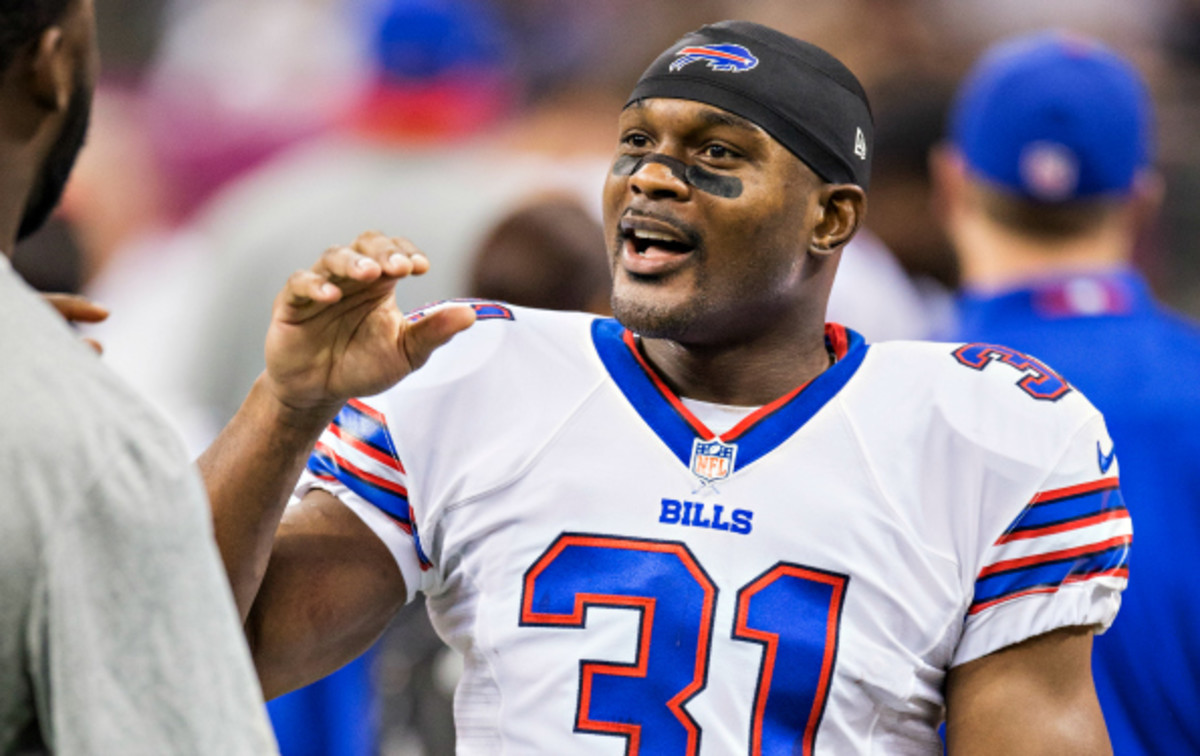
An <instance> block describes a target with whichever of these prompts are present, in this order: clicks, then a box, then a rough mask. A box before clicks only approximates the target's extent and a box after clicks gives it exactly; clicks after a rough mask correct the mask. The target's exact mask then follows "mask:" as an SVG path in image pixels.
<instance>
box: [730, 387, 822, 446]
mask: <svg viewBox="0 0 1200 756" xmlns="http://www.w3.org/2000/svg"><path fill="white" fill-rule="evenodd" d="M809 383H812V381H807V382H805V383H801V384H800V385H799V386H797V387H796V388H794V389H792V390H791V391H789V392H788V393H786V394H784V395H783V396H781V397H779V398H778V399H776V400H775V401H773V402H771V403H770V404H764V405H763V406H761V407H759V408H758V409H756V410H754V411H753V412H751V413H750V414H749V415H746V416H745V417H743V418H742V420H741V422H739V423H738V424H737V425H735V426H733V427H732V428H730V429H729V430H727V431H725V432H724V433H722V434H721V440H722V441H724V442H726V443H729V442H730V441H733V440H734V439H736V438H737V437H738V436H741V435H742V434H743V433H745V432H746V431H748V430H750V429H751V428H753V427H754V425H755V424H757V423H758V421H759V420H762V419H763V418H765V417H766V416H767V415H770V414H771V413H772V412H774V411H775V410H777V409H779V408H780V407H782V406H783V405H785V404H787V403H788V402H790V401H792V400H793V399H795V398H796V395H797V394H799V393H800V392H801V391H803V390H804V389H806V388H808V384H809Z"/></svg>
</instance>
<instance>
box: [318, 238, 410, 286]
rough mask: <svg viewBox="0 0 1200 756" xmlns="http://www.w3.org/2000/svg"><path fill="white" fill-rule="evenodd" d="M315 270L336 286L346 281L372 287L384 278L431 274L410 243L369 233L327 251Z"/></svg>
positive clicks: (405, 240)
mask: <svg viewBox="0 0 1200 756" xmlns="http://www.w3.org/2000/svg"><path fill="white" fill-rule="evenodd" d="M312 269H313V271H314V272H316V273H319V274H321V275H324V276H327V277H329V278H330V279H331V280H333V281H334V282H335V283H337V282H338V281H340V280H343V279H344V280H348V281H358V282H360V283H370V282H372V281H374V280H376V279H377V278H379V277H380V276H381V275H386V276H389V277H391V278H403V277H405V276H409V275H421V274H423V273H425V272H426V271H427V270H429V260H428V259H426V257H425V255H423V254H422V253H421V251H420V250H419V249H417V247H416V245H414V244H413V243H412V242H410V241H408V240H407V239H400V238H397V237H392V236H384V235H383V234H381V233H379V232H378V231H368V232H366V233H364V234H360V235H359V237H358V238H357V239H355V240H354V241H353V242H352V243H350V244H348V245H343V246H336V247H330V248H329V249H327V250H325V254H323V255H322V256H321V259H320V260H319V261H318V262H317V264H316V265H314V266H313V268H312Z"/></svg>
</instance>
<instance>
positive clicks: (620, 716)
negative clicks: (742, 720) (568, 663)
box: [520, 533, 850, 756]
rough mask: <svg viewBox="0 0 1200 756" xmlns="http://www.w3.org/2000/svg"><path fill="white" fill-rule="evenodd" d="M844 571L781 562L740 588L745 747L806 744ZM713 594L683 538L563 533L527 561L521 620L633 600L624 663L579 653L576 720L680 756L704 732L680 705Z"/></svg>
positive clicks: (754, 750)
mask: <svg viewBox="0 0 1200 756" xmlns="http://www.w3.org/2000/svg"><path fill="white" fill-rule="evenodd" d="M849 581H850V578H849V576H848V575H842V574H838V573H833V572H826V571H823V570H818V569H815V568H812V567H805V566H802V565H797V564H790V563H787V562H779V563H777V564H775V565H774V566H772V567H771V568H769V569H768V570H766V571H765V572H763V573H762V574H761V575H759V576H758V577H757V578H755V579H754V580H752V581H750V582H749V583H747V584H746V585H744V586H742V588H741V589H740V590H739V591H738V593H737V598H736V601H737V611H736V613H735V615H734V625H733V627H732V628H731V630H730V637H731V638H732V639H733V640H735V641H741V642H745V643H754V644H758V645H760V646H761V647H762V658H761V662H760V664H759V669H758V686H757V689H756V691H755V695H754V702H753V709H752V711H751V712H750V732H749V744H750V746H749V753H750V754H752V756H758V754H789V755H790V754H800V753H802V754H805V755H806V756H807V754H811V753H812V751H813V744H814V743H815V741H816V737H817V729H818V727H819V726H820V724H821V717H822V714H823V713H824V711H825V700H826V698H827V697H828V694H829V684H830V681H831V679H832V677H833V668H834V664H835V663H836V661H837V646H838V628H839V624H840V620H841V614H842V604H843V602H844V600H845V595H846V587H847V585H848V584H849ZM717 598H718V597H717V588H716V586H715V584H714V583H713V581H712V579H711V578H710V577H709V576H708V574H707V573H706V572H705V571H704V568H703V566H701V565H700V563H699V562H698V561H697V560H696V558H695V557H694V556H693V555H692V553H691V551H690V550H689V549H688V547H687V546H686V545H685V544H683V543H681V542H677V541H655V540H648V539H635V538H619V537H612V536H602V535H586V534H576V533H564V534H563V535H561V536H559V537H558V538H557V539H556V540H555V541H554V543H553V544H552V545H551V546H550V548H548V549H547V550H546V551H545V552H544V553H543V554H542V555H541V556H540V557H539V558H538V559H537V561H535V562H534V563H533V566H531V567H530V568H529V570H528V571H527V572H526V573H525V584H524V589H523V593H522V598H521V619H520V621H521V625H522V626H525V627H562V628H578V629H585V628H586V625H587V611H588V609H589V608H590V607H594V606H598V607H616V608H623V609H628V610H631V611H636V612H638V613H639V614H640V624H639V631H638V637H637V638H636V639H630V640H631V642H635V643H636V649H637V655H636V658H635V660H634V662H633V663H632V664H619V663H610V662H604V661H592V660H582V661H581V662H580V665H579V699H578V704H577V706H576V713H575V731H576V732H578V733H581V734H585V735H586V734H594V735H609V736H615V737H622V738H625V739H626V744H627V745H626V749H625V752H626V754H628V756H637V754H655V755H656V756H657V755H658V754H663V755H665V756H673V755H674V754H680V755H681V756H682V755H688V756H690V755H691V754H696V753H699V750H700V739H701V737H702V735H703V732H702V730H701V728H700V726H699V725H698V724H697V723H696V721H695V720H694V719H693V718H692V716H691V715H690V714H689V713H688V712H687V710H686V708H685V706H686V705H687V703H688V701H689V700H691V699H692V698H693V697H694V696H696V694H698V693H699V692H700V691H701V690H703V689H704V686H705V684H706V681H707V675H708V663H709V655H710V653H711V651H712V637H713V632H715V629H714V627H713V617H714V614H715V610H716V602H717ZM797 745H800V746H801V748H799V749H797Z"/></svg>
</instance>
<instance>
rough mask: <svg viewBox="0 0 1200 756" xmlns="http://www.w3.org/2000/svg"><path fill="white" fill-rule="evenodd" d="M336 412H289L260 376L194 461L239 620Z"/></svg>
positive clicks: (264, 569) (251, 597) (332, 410)
mask: <svg viewBox="0 0 1200 756" xmlns="http://www.w3.org/2000/svg"><path fill="white" fill-rule="evenodd" d="M337 409H338V408H337V407H333V406H331V407H327V408H321V409H316V410H306V411H303V412H298V411H295V410H292V409H290V408H288V407H287V406H285V405H284V404H282V403H281V402H279V401H278V400H277V399H276V398H275V395H274V394H273V393H272V392H271V390H270V389H269V388H268V386H267V383H266V378H265V377H264V376H260V377H259V379H258V380H257V381H255V383H254V387H253V388H251V390H250V394H249V395H248V396H247V397H246V400H245V402H243V403H242V406H241V408H240V409H239V410H238V412H237V414H236V415H234V417H233V419H232V420H231V421H230V422H229V424H228V425H227V426H226V427H225V429H224V430H223V431H221V434H220V435H219V436H218V437H217V438H216V440H215V441H213V443H212V445H211V446H210V447H209V448H208V449H207V450H206V451H205V452H204V454H202V455H201V456H200V458H199V459H198V460H197V465H198V466H199V468H200V472H201V474H202V475H203V476H204V482H205V485H206V486H207V488H208V495H209V499H210V500H211V503H212V511H213V525H214V530H215V533H216V539H217V546H218V547H219V548H220V550H221V558H222V559H223V560H224V563H225V570H226V572H227V574H228V575H229V582H230V584H231V585H232V587H233V594H234V598H235V599H236V600H237V605H238V611H239V612H240V613H241V616H242V619H243V621H244V620H245V619H246V616H247V615H248V613H249V611H250V607H251V606H252V605H253V603H254V598H255V596H256V595H257V593H258V590H259V586H260V585H261V583H262V578H263V574H264V573H265V571H266V568H267V560H268V559H269V557H270V554H271V544H272V542H273V541H274V539H275V531H276V529H277V528H278V526H279V519H280V517H281V516H282V515H283V509H284V507H285V506H286V504H287V501H288V497H289V496H290V495H291V492H292V489H293V487H294V486H295V484H296V480H297V479H298V478H299V476H300V473H301V471H302V470H303V469H304V464H305V461H306V460H307V458H308V455H309V452H310V451H311V450H312V447H313V444H314V443H315V442H316V440H317V437H318V436H319V435H320V434H321V431H322V430H323V429H324V428H325V426H326V425H328V424H329V422H330V421H331V420H332V419H333V417H334V415H335V414H336V413H337Z"/></svg>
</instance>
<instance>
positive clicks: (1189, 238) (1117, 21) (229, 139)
mask: <svg viewBox="0 0 1200 756" xmlns="http://www.w3.org/2000/svg"><path fill="white" fill-rule="evenodd" d="M96 11H97V16H98V21H99V28H100V42H101V54H102V58H103V62H104V63H103V65H104V77H103V81H102V84H101V87H100V90H99V91H98V93H97V98H96V109H95V113H94V116H93V126H92V131H91V136H90V139H89V143H88V146H87V147H86V148H85V151H84V153H83V156H82V157H81V160H80V164H79V167H78V169H77V171H76V173H75V175H74V176H73V178H72V183H71V184H70V186H69V187H68V191H67V194H66V196H65V198H64V202H63V205H62V207H61V208H60V211H59V212H58V214H57V217H56V219H55V221H54V222H53V223H52V224H50V225H49V226H48V227H47V228H46V229H44V230H43V231H42V232H40V233H39V234H37V235H36V236H34V237H32V238H30V239H28V240H27V241H26V242H24V243H23V244H22V245H21V246H20V247H19V248H18V250H17V255H16V265H17V266H18V268H19V269H20V270H22V272H23V273H24V274H25V275H26V276H27V277H28V278H29V279H30V280H31V282H33V283H34V284H35V285H37V286H39V287H40V288H43V289H44V290H53V291H82V292H84V293H87V294H89V295H91V296H93V297H94V298H97V299H99V300H100V301H101V302H103V303H105V304H107V305H108V306H109V307H110V308H111V309H112V311H113V315H112V317H111V318H110V320H109V322H108V323H106V324H103V325H102V326H99V327H97V328H96V329H94V334H92V335H95V336H96V337H97V338H99V339H100V340H102V341H103V342H104V343H105V346H106V349H107V352H106V359H107V360H108V361H109V362H110V363H111V364H112V365H113V367H114V368H116V369H117V370H119V371H120V372H122V373H124V374H125V375H126V376H127V377H128V379H129V380H130V381H131V382H133V383H134V384H135V385H137V386H138V387H140V388H141V389H142V390H143V391H144V392H145V393H146V394H147V395H148V396H150V397H151V398H152V399H153V400H154V401H156V402H157V403H158V404H159V405H160V407H161V408H162V409H163V411H164V412H165V413H166V414H167V415H168V416H169V417H170V418H171V419H172V420H173V421H174V422H175V423H176V424H177V425H178V427H179V428H180V430H181V432H182V433H183V434H184V435H185V437H186V438H187V440H188V442H189V444H190V445H191V446H192V448H193V449H194V450H197V451H198V450H199V449H201V448H203V447H204V445H205V444H206V443H207V442H208V440H209V439H210V438H211V436H212V434H213V433H214V431H215V430H216V429H217V428H219V427H220V426H221V425H222V424H223V423H224V422H225V421H226V420H227V419H228V417H229V416H230V415H231V414H232V412H233V410H234V409H235V408H236V406H237V404H238V403H239V402H240V400H241V397H242V396H243V395H244V393H245V391H246V390H247V389H248V388H249V385H250V383H251V381H252V380H253V378H254V376H255V375H256V374H257V372H258V371H259V370H260V369H261V344H262V335H263V333H264V330H265V327H266V323H267V321H268V317H269V311H270V305H271V300H272V298H273V296H274V293H275V292H276V290H277V289H278V288H279V286H280V285H281V284H282V282H283V281H284V279H285V278H286V276H287V274H288V273H289V272H291V271H292V270H293V269H295V268H298V267H303V266H307V265H308V264H309V263H310V262H311V261H312V260H314V259H315V257H316V255H317V254H318V253H319V252H320V251H321V250H323V249H324V248H326V247H327V246H329V245H332V244H336V243H339V242H344V241H347V240H349V239H351V238H353V236H354V235H355V234H356V233H357V232H359V231H361V230H365V229H367V228H378V229H380V230H383V231H385V232H387V233H389V234H394V235H402V236H407V237H409V238H411V239H413V240H414V241H415V242H416V243H417V244H418V245H419V246H421V247H422V248H423V249H424V250H426V252H427V253H428V255H429V257H430V259H431V260H432V262H433V264H434V266H435V267H434V271H433V272H432V273H431V274H430V275H428V276H427V277H425V278H424V279H423V280H420V281H416V282H412V285H411V286H410V285H408V283H406V285H405V287H404V288H403V291H402V292H401V294H400V295H399V296H400V297H401V300H402V301H401V304H402V306H404V307H406V308H407V307H415V306H417V305H419V304H422V303H424V302H427V301H432V300H436V299H443V298H447V297H454V296H464V295H470V294H474V293H479V292H481V291H484V289H481V288H480V287H481V286H484V283H481V282H492V283H495V279H496V274H495V270H496V268H495V266H496V265H497V263H495V262H493V263H492V266H493V267H492V268H488V267H487V266H488V262H487V260H488V259H489V257H488V256H489V255H493V254H494V255H500V256H499V257H495V258H493V259H494V260H501V261H502V262H501V263H499V265H500V269H501V270H504V271H508V272H510V273H511V272H512V271H513V270H516V271H518V272H520V271H521V270H523V269H526V270H528V271H529V272H530V275H529V277H528V280H527V287H528V289H529V290H530V291H531V292H533V293H537V292H540V293H543V294H544V293H545V289H546V286H547V284H545V283H544V282H541V280H540V279H537V278H536V277H534V276H533V275H532V274H533V273H534V272H536V271H537V270H539V269H540V266H541V265H542V263H538V262H536V261H533V258H530V257H528V256H522V255H520V254H518V255H517V256H516V257H515V258H514V257H512V255H513V254H514V253H513V252H512V249H513V248H514V244H515V245H516V248H517V249H519V250H525V249H532V250H536V249H539V245H541V248H544V249H545V250H547V251H546V254H547V255H550V254H552V253H553V251H558V250H561V249H563V247H564V242H563V240H564V239H571V240H576V241H577V242H578V245H579V246H580V247H581V248H582V249H583V250H584V251H583V252H580V254H583V255H585V256H586V254H587V252H586V249H587V247H586V246H584V245H590V246H591V247H594V248H595V249H596V252H595V254H596V255H597V259H598V257H599V255H600V254H601V249H602V236H601V235H600V234H599V233H598V232H597V230H596V228H595V221H596V220H597V218H598V211H599V207H598V206H599V188H600V185H601V182H602V180H603V177H604V171H605V170H606V169H605V164H606V160H607V156H608V154H609V152H610V150H611V149H612V147H613V145H614V143H615V122H616V118H615V117H616V114H617V112H618V110H619V109H620V107H621V105H622V104H623V102H624V97H625V95H626V94H627V93H628V91H629V90H630V88H631V86H632V84H633V82H634V81H635V80H636V78H637V77H638V75H639V74H640V73H641V71H642V69H643V68H644V67H645V66H646V65H647V64H648V63H649V61H650V60H651V59H652V58H653V57H654V56H655V55H656V54H657V53H658V52H660V51H661V50H662V49H663V48H664V47H665V46H667V45H668V44H669V43H670V42H671V41H673V40H674V39H675V38H677V37H678V36H680V35H681V34H682V33H684V32H686V31H689V30H691V29H693V28H695V27H697V26H699V25H701V24H703V23H708V22H712V21H716V20H720V19H723V18H746V19H749V20H754V21H759V22H762V23H767V24H771V25H773V26H776V27H777V28H779V29H781V30H783V31H786V32H788V33H791V34H793V35H796V36H799V37H801V38H804V39H807V40H810V41H813V42H815V43H817V44H819V45H821V46H822V47H825V48H826V49H828V50H830V51H831V52H833V53H834V54H835V55H837V56H838V57H840V58H841V59H842V60H843V61H845V62H846V63H847V64H848V65H849V66H850V67H851V69H853V70H854V71H855V72H856V73H857V74H858V76H859V78H860V79H861V80H862V81H863V83H864V85H865V86H866V87H867V90H868V92H869V94H870V95H871V98H872V102H873V105H874V109H875V117H876V121H877V128H878V133H879V137H878V139H879V141H878V144H877V147H876V158H875V160H876V176H877V177H876V179H875V183H874V185H873V186H872V192H871V203H870V213H869V215H868V226H869V228H870V229H871V231H872V236H870V237H867V238H866V239H865V240H864V241H863V242H862V243H861V244H860V245H859V250H858V251H855V252H854V253H853V254H852V255H851V254H848V255H847V259H846V260H845V261H844V263H843V265H844V266H845V268H846V271H844V272H845V273H846V275H847V276H848V277H849V278H851V279H852V280H853V281H856V282H858V281H861V283H856V284H855V286H854V287H853V288H850V289H849V290H847V291H844V292H842V293H840V294H835V302H834V305H835V310H837V312H835V313H834V314H835V316H838V315H839V313H844V315H842V317H844V318H845V319H846V320H847V321H848V322H849V323H850V324H851V325H855V326H856V327H859V328H860V329H861V330H864V331H865V332H866V334H867V336H868V337H873V338H875V339H880V338H887V337H891V336H922V335H936V334H937V331H938V329H939V327H940V326H941V325H944V323H943V322H942V320H941V319H942V318H943V317H944V312H945V309H944V307H945V295H946V292H947V291H950V290H952V289H953V287H954V285H955V283H956V277H955V267H954V264H953V261H952V258H951V257H950V255H949V252H948V249H947V246H946V243H945V241H944V239H943V238H942V237H941V233H940V231H939V229H938V224H937V222H936V215H935V214H936V211H937V202H936V198H934V197H931V196H930V193H929V189H928V185H927V183H926V182H925V175H924V174H925V160H924V155H925V153H926V151H927V149H928V147H929V146H930V145H931V144H933V143H934V142H936V140H937V139H938V138H939V137H940V135H941V128H942V121H943V117H944V109H945V106H946V97H947V95H948V92H949V91H950V90H951V88H952V87H953V85H954V83H955V82H956V81H957V79H958V77H959V76H960V75H961V74H962V73H963V72H964V71H965V70H966V68H967V66H968V65H969V64H970V63H971V62H972V60H973V59H974V58H975V56H976V55H977V54H978V52H979V51H980V50H981V49H982V48H983V47H984V46H986V45H988V44H989V43H991V42H993V41H994V40H996V39H997V38H999V37H1002V36H1006V35H1008V34H1011V33H1015V32H1019V31H1026V30H1030V29H1035V28H1043V27H1060V28H1066V29H1074V30H1078V31H1081V32H1085V33H1088V34H1092V35H1094V36H1097V37H1099V38H1101V39H1103V40H1105V41H1107V42H1108V43H1109V44H1111V45H1112V46H1113V47H1114V48H1116V49H1117V50H1119V51H1121V52H1122V53H1124V54H1126V55H1127V56H1128V57H1130V58H1131V59H1132V60H1133V61H1134V62H1135V63H1136V64H1137V66H1138V67H1139V68H1140V69H1141V71H1142V72H1143V73H1144V74H1145V76H1146V77H1147V79H1148V80H1149V82H1150V84H1151V87H1152V90H1153V93H1154V96H1155V100H1156V104H1157V113H1158V147H1157V163H1158V165H1159V167H1160V168H1161V169H1162V170H1163V172H1164V175H1165V177H1166V180H1167V204H1166V208H1165V213H1164V215H1163V217H1162V219H1161V222H1160V224H1159V225H1158V227H1157V228H1156V229H1155V230H1154V232H1153V233H1151V234H1149V235H1148V236H1147V238H1146V239H1144V240H1143V242H1142V243H1141V245H1140V247H1139V249H1138V253H1137V264H1138V266H1139V267H1140V268H1141V270H1142V271H1143V272H1144V273H1145V274H1146V275H1147V276H1148V278H1149V279H1150V281H1151V283H1152V285H1153V286H1154V287H1155V288H1156V290H1157V292H1158V294H1159V295H1160V296H1161V297H1162V298H1164V299H1165V300H1166V301H1167V302H1169V303H1171V304H1173V305H1175V306H1176V307H1178V308H1180V309H1182V310H1184V311H1187V312H1190V313H1191V314H1193V315H1200V228H1197V226H1198V225H1200V212H1197V210H1200V144H1198V143H1197V140H1196V139H1195V138H1194V136H1195V134H1196V130H1195V128H1194V124H1195V123H1196V122H1197V121H1198V119H1200V0H1139V2H1137V3H1131V2H1128V0H1056V2H1045V0H987V1H986V2H985V1H984V0H736V1H735V0H688V2H679V1H678V0H257V2H254V3H245V2H241V1H240V0H97V2H96ZM564 206H565V207H566V209H565V210H561V212H560V210H559V208H562V207H564ZM547 208H549V210H547ZM572 208H576V209H581V210H580V211H579V212H575V211H574V210H572ZM539 209H540V210H539ZM514 214H515V220H514ZM506 224H507V225H506ZM514 224H515V225H514ZM505 245H507V246H505ZM505 250H507V251H505ZM575 253H576V250H575V249H574V248H572V250H571V254H575ZM503 255H509V256H508V257H504V256H503ZM514 260H515V262H514ZM560 263H561V261H560ZM550 264H552V263H549V262H547V263H545V265H550ZM566 269H569V270H575V271H577V272H578V275H579V276H580V277H592V278H594V277H596V276H599V277H600V278H603V277H604V275H605V273H604V267H603V266H599V267H598V268H597V266H588V265H583V264H578V265H576V264H571V265H567V266H566ZM489 270H490V271H491V272H490V273H489V272H488V271H489ZM597 270H598V273H597ZM481 271H482V272H481ZM520 284H521V281H516V282H515V283H514V282H512V281H506V282H505V285H509V286H516V287H517V288H516V289H512V288H510V289H506V291H519V288H520ZM601 285H602V284H601ZM573 286H574V288H573V289H571V290H570V291H564V292H563V293H562V296H561V297H560V298H558V299H555V300H553V301H552V302H551V304H555V306H563V307H579V308H584V307H593V308H596V309H602V308H603V297H602V296H600V297H597V296H596V294H595V287H594V286H593V285H592V282H591V281H580V282H575V284H573ZM873 287H874V288H873ZM572 292H579V293H578V294H577V295H576V294H573V293H572ZM485 293H486V292H485ZM511 296H512V297H513V298H514V299H515V298H516V297H517V296H518V295H517V294H512V295H511ZM839 296H840V301H839ZM572 297H576V298H575V299H572ZM539 301H541V300H539ZM543 303H546V302H543ZM556 303H557V304H556ZM597 303H598V304H597ZM899 313H903V314H904V317H902V318H901V317H899V315H898V314H899ZM897 321H901V323H900V325H899V326H897ZM872 323H878V325H877V326H873V325H869V324H872ZM889 326H890V327H894V328H896V330H894V331H887V330H886V329H887V328H888V327H889ZM873 328H876V329H877V330H874V331H873V330H872V329H873ZM455 676H456V671H455V660H454V657H453V656H452V655H451V654H449V653H448V652H446V651H444V650H442V649H441V646H440V642H439V641H438V640H437V638H436V635H435V634H434V633H433V632H432V629H431V628H430V627H429V625H428V621H427V620H426V619H425V618H424V612H423V610H422V608H421V607H420V606H419V605H417V606H410V607H409V608H408V609H407V610H405V612H404V613H402V615H401V616H400V617H399V618H398V619H397V621H396V623H394V627H393V629H392V630H390V631H389V632H388V634H387V635H385V637H384V638H383V640H382V641H381V642H380V644H379V645H378V646H377V648H376V650H375V651H373V652H372V654H371V655H369V656H368V657H366V658H365V659H364V660H362V661H361V662H357V663H355V664H354V665H351V666H350V667H349V668H347V669H346V670H344V671H343V672H341V673H338V675H336V676H335V677H334V678H333V679H332V680H331V681H329V682H325V683H321V684H318V685H317V686H314V687H313V688H312V689H309V690H306V691H301V692H299V693H296V694H292V695H291V696H288V697H285V698H284V699H281V700H280V701H278V702H275V703H273V704H271V710H272V715H273V717H274V719H275V721H276V724H277V728H278V732H279V736H280V740H281V745H282V747H283V750H284V753H285V754H287V755H288V756H301V755H307V754H314V755H315V754H331V755H333V754H339V755H341V754H345V755H346V756H349V755H351V754H354V755H355V756H358V755H360V754H361V755H363V756H365V755H366V754H383V755H391V754H404V755H406V756H420V755H421V754H426V755H427V756H437V755H439V754H449V753H452V752H453V733H452V729H451V726H450V722H449V707H450V704H449V700H450V695H451V691H452V687H453V683H454V679H455Z"/></svg>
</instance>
